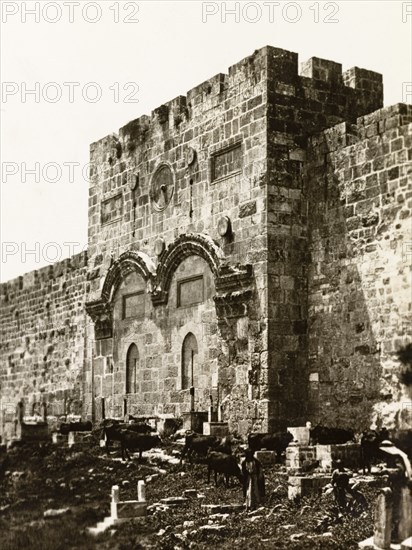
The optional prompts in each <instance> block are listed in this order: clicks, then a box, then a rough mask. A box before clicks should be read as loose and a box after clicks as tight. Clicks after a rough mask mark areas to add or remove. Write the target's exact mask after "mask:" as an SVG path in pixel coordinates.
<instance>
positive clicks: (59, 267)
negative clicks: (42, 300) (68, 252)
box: [0, 251, 87, 301]
mask: <svg viewBox="0 0 412 550" xmlns="http://www.w3.org/2000/svg"><path fill="white" fill-rule="evenodd" d="M86 266H87V251H84V252H80V253H79V254H75V255H73V256H71V257H70V258H66V259H64V260H61V261H60V262H56V263H54V264H53V265H48V266H45V267H42V268H41V269H36V270H34V271H29V272H27V273H24V274H23V275H20V276H19V277H16V278H15V279H11V280H10V281H6V282H4V283H0V297H1V300H2V301H3V300H4V297H5V296H6V295H7V294H9V293H10V292H19V291H22V290H27V289H29V288H32V287H35V286H36V285H39V286H43V285H44V284H45V283H47V282H49V281H53V280H55V279H57V278H58V277H62V276H63V275H64V276H65V275H67V274H68V273H69V272H71V271H75V270H77V269H81V268H83V267H86Z"/></svg>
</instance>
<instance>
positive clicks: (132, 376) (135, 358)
mask: <svg viewBox="0 0 412 550" xmlns="http://www.w3.org/2000/svg"><path fill="white" fill-rule="evenodd" d="M138 366H139V350H138V349H137V346H136V344H131V345H130V346H129V349H128V350H127V356H126V394H131V393H132V394H133V393H137V370H138Z"/></svg>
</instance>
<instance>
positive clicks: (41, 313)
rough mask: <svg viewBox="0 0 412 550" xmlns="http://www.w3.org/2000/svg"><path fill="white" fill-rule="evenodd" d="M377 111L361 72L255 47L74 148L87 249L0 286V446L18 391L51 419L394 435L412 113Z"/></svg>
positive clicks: (400, 410)
mask: <svg viewBox="0 0 412 550" xmlns="http://www.w3.org/2000/svg"><path fill="white" fill-rule="evenodd" d="M382 105H383V84H382V77H381V75H380V74H378V73H375V72H373V71H369V70H366V69H362V68H358V67H355V68H352V69H349V70H347V71H345V72H342V66H341V64H340V63H337V62H334V61H328V60H324V59H319V58H316V57H314V58H312V59H310V60H309V61H308V62H306V63H304V65H303V68H302V71H301V73H300V74H299V71H298V56H297V54H296V53H294V52H290V51H286V50H282V49H279V48H274V47H270V46H267V47H264V48H261V49H259V50H256V51H255V52H254V53H253V54H252V55H250V56H249V57H247V58H245V59H243V60H241V61H239V62H238V63H236V64H234V65H232V66H231V67H230V68H229V70H228V72H227V74H217V75H215V76H213V77H212V78H210V79H208V80H207V81H206V82H203V83H201V84H199V85H198V86H195V87H194V88H192V89H191V90H189V91H188V92H187V94H186V95H185V96H179V97H177V98H175V99H173V100H171V101H169V102H167V103H166V104H164V105H162V106H161V107H159V108H158V109H155V110H154V111H153V113H151V114H149V115H143V116H141V117H139V118H138V119H136V120H133V121H131V122H129V123H127V124H125V125H124V126H123V127H121V128H120V130H119V132H118V133H116V134H115V133H113V134H110V135H108V136H106V137H103V138H102V139H101V140H99V141H97V142H95V143H92V144H91V146H90V163H91V170H90V172H91V178H90V189H89V203H88V205H89V228H88V235H89V245H88V250H87V253H86V252H84V253H82V254H79V255H76V256H73V257H71V258H70V259H68V260H64V261H63V262H59V263H57V264H55V265H53V266H50V267H47V268H44V269H40V270H38V271H35V272H33V273H29V274H26V275H24V276H22V277H18V278H17V279H14V280H12V281H9V282H7V283H4V284H2V285H1V324H2V331H3V342H4V345H3V346H2V348H1V350H0V358H1V384H2V399H3V400H4V398H5V396H7V404H4V403H3V401H2V410H3V409H4V412H3V413H2V415H3V416H2V418H3V419H4V421H3V422H2V423H1V424H2V426H1V428H0V429H1V430H2V434H7V437H8V438H9V437H13V436H15V435H16V434H15V425H14V417H13V415H11V418H10V414H9V413H8V409H9V406H10V407H11V409H12V411H14V409H15V406H16V403H17V402H18V401H19V399H20V397H21V392H23V393H24V395H22V397H23V400H24V403H25V408H26V411H27V413H26V414H27V415H29V414H33V411H36V410H38V409H39V406H40V405H41V403H43V402H45V403H47V411H48V415H49V417H50V418H51V417H56V418H57V417H59V418H60V417H62V416H67V415H70V414H73V415H81V416H82V420H93V421H94V422H98V421H100V420H102V418H104V417H106V418H109V417H110V418H122V417H123V416H124V415H125V414H128V415H134V416H138V417H139V416H147V417H151V416H156V415H160V414H162V415H163V414H165V415H172V416H176V417H182V416H184V415H186V416H185V423H186V425H190V429H193V427H194V424H196V429H199V430H200V431H201V429H202V424H203V422H207V421H209V422H213V421H214V420H218V421H219V422H222V423H227V424H228V428H229V430H230V431H231V432H233V431H236V432H238V433H239V434H240V435H245V434H246V433H248V432H249V431H251V430H253V431H255V432H259V431H260V432H265V431H276V430H283V429H285V428H286V426H304V425H305V422H306V421H307V420H311V421H312V423H313V424H314V425H315V424H316V423H319V424H323V425H328V426H342V427H346V428H351V429H355V430H357V431H359V430H362V429H369V427H370V424H371V422H374V421H376V420H378V419H379V421H382V422H383V423H384V425H386V426H388V427H389V428H398V429H406V428H407V427H408V424H410V422H411V421H412V407H409V408H408V407H406V406H404V403H406V402H410V398H409V397H408V396H407V393H406V386H405V385H404V384H403V383H402V382H401V380H402V378H401V374H402V368H403V367H402V364H401V362H400V360H399V358H398V355H397V353H400V354H402V352H403V351H404V350H403V347H404V346H405V343H404V335H405V333H406V327H409V326H410V323H411V318H410V312H411V310H412V308H411V292H410V279H408V276H409V275H408V273H409V272H408V269H407V268H406V266H407V261H409V260H410V250H409V251H408V249H407V248H405V246H407V243H410V242H412V237H411V234H410V227H411V203H410V201H411V198H410V194H408V193H409V192H408V186H409V187H410V177H411V176H410V174H408V165H407V162H406V161H405V159H407V158H408V154H409V155H410V148H411V137H410V136H411V130H410V123H411V122H412V107H411V106H408V105H405V104H401V103H400V104H397V105H394V106H391V107H385V108H382ZM409 158H410V156H409ZM405 380H406V379H405ZM191 388H194V390H193V392H192V391H191ZM40 390H44V391H40ZM211 399H212V402H213V405H214V407H215V410H216V411H218V418H217V419H212V418H209V417H208V411H209V407H210V403H211ZM195 420H198V422H197V423H196V422H195ZM209 430H210V431H211V432H212V430H213V426H209ZM298 439H300V440H301V441H300V442H301V443H302V444H303V443H304V444H306V445H307V444H308V443H309V442H308V441H307V438H306V436H305V434H304V433H303V432H302V433H300V434H299V438H298Z"/></svg>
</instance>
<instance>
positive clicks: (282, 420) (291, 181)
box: [265, 49, 383, 428]
mask: <svg viewBox="0 0 412 550" xmlns="http://www.w3.org/2000/svg"><path fill="white" fill-rule="evenodd" d="M268 74H269V82H268V103H269V108H268V126H267V131H268V139H267V143H268V145H267V159H268V161H267V162H268V172H267V196H268V227H267V234H268V245H269V258H268V290H269V292H268V318H269V329H268V330H269V332H268V338H269V355H268V359H267V360H268V366H269V368H268V369H267V371H266V373H267V374H268V375H269V379H268V380H265V383H266V384H265V386H266V387H267V388H268V394H269V395H268V396H269V399H270V410H269V412H268V416H269V418H271V419H272V427H273V428H278V427H281V426H282V425H283V426H285V425H289V426H290V425H303V424H304V422H305V421H306V414H307V408H306V405H307V398H308V395H307V390H308V384H307V376H308V375H307V367H308V365H307V349H308V323H307V321H308V311H307V292H308V290H307V276H308V268H309V263H310V255H309V232H308V213H310V212H311V205H310V203H309V202H308V201H310V191H309V189H308V182H307V179H306V178H305V170H306V150H307V142H308V138H309V136H311V135H313V134H314V133H316V132H319V131H321V130H323V129H325V128H329V127H331V126H334V125H335V124H336V123H338V122H341V121H355V120H356V117H358V116H360V115H363V114H366V113H370V112H372V111H374V110H376V109H378V108H380V107H381V106H382V105H383V85H382V75H380V74H378V73H375V72H372V71H368V70H366V69H360V68H358V67H355V68H352V69H349V70H347V71H345V72H343V73H342V65H341V64H340V63H336V62H334V61H329V60H325V59H319V58H316V57H314V58H311V59H309V60H308V61H307V62H305V63H302V64H301V70H300V74H299V71H298V56H297V54H296V53H293V52H288V51H284V50H278V49H272V56H271V57H270V63H269V73H268ZM302 423H303V424H302Z"/></svg>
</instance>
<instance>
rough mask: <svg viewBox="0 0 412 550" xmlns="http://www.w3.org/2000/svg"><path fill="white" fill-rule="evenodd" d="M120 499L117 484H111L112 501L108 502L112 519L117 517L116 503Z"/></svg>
mask: <svg viewBox="0 0 412 550" xmlns="http://www.w3.org/2000/svg"><path fill="white" fill-rule="evenodd" d="M119 501H120V493H119V486H118V485H112V501H111V503H110V515H111V517H112V519H117V504H118V503H119Z"/></svg>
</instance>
